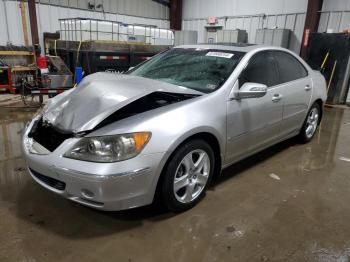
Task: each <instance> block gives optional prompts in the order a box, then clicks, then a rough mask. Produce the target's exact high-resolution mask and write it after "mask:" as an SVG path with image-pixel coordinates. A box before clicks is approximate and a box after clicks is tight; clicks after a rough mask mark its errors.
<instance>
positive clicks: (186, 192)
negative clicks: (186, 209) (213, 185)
mask: <svg viewBox="0 0 350 262" xmlns="http://www.w3.org/2000/svg"><path fill="white" fill-rule="evenodd" d="M209 174H210V159H209V156H208V154H207V153H206V152H205V151H204V150H201V149H197V150H193V151H191V152H190V153H188V154H187V155H186V156H185V157H184V158H183V159H182V161H181V162H180V164H179V165H178V167H177V169H176V172H175V178H174V187H173V188H174V193H175V197H176V199H177V200H178V201H179V202H181V203H189V202H192V201H193V200H195V199H196V198H198V197H199V195H200V194H201V192H202V191H203V189H204V188H205V186H206V184H207V181H208V178H209Z"/></svg>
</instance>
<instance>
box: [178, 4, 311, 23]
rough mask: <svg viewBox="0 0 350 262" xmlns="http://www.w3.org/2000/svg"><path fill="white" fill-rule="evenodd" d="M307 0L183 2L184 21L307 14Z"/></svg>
mask: <svg viewBox="0 0 350 262" xmlns="http://www.w3.org/2000/svg"><path fill="white" fill-rule="evenodd" d="M306 7H307V0H293V1H291V0H216V1H214V0H183V19H188V18H204V17H208V16H239V15H252V14H261V13H265V14H279V13H299V12H305V11H306Z"/></svg>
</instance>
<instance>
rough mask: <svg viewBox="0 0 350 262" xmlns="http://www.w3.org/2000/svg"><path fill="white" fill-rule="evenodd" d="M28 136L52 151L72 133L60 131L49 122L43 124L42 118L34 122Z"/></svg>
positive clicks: (71, 135)
mask: <svg viewBox="0 0 350 262" xmlns="http://www.w3.org/2000/svg"><path fill="white" fill-rule="evenodd" d="M28 136H29V137H31V138H33V139H34V140H35V141H36V142H38V143H39V144H40V145H42V146H43V147H45V148H46V149H47V150H49V151H50V152H53V151H54V150H55V149H56V148H57V147H59V145H61V144H62V143H63V141H64V140H66V139H68V138H71V137H73V134H72V133H62V132H60V131H58V130H57V129H56V128H54V127H53V126H52V125H50V124H44V123H43V120H42V118H41V119H40V120H38V121H37V122H36V123H34V125H33V127H32V129H31V130H30V132H29V134H28Z"/></svg>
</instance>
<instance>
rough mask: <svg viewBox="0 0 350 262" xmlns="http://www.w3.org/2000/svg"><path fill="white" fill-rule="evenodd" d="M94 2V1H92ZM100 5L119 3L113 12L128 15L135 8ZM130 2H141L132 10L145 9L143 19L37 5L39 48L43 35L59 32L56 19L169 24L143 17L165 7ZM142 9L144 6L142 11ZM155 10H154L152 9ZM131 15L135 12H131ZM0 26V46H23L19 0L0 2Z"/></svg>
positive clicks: (166, 14) (166, 13)
mask: <svg viewBox="0 0 350 262" xmlns="http://www.w3.org/2000/svg"><path fill="white" fill-rule="evenodd" d="M101 1H102V0H101ZM51 2H60V3H61V4H62V3H63V2H66V3H69V4H70V5H73V3H78V2H79V4H80V5H81V2H85V3H86V2H87V1H85V0H79V1H77V0H75V1H72V0H66V1H62V0H60V1H59V0H57V1H53V0H51ZM90 2H93V1H90ZM96 2H98V1H97V0H96ZM103 2H104V5H105V2H106V3H112V2H113V4H112V5H113V6H114V5H115V4H116V3H117V4H119V3H123V5H120V9H117V10H121V6H124V9H123V10H121V11H123V12H124V11H125V12H126V11H128V13H129V11H131V9H135V7H134V6H133V4H132V6H131V5H130V3H129V4H126V3H127V2H129V0H118V1H113V0H110V1H103ZM130 2H133V3H136V2H144V4H141V5H140V6H139V7H137V8H136V10H138V9H140V8H145V12H144V13H143V16H131V15H125V14H119V13H118V14H115V13H108V12H107V11H106V10H105V13H102V12H100V11H89V10H84V9H79V8H72V7H64V6H59V5H52V4H40V3H37V19H38V27H39V37H40V42H41V46H43V43H42V36H43V32H55V31H57V30H59V23H58V19H60V18H74V17H87V18H96V19H105V20H112V21H119V22H124V23H127V24H146V25H155V26H157V27H159V28H169V26H170V25H169V20H168V19H159V18H152V17H145V15H147V14H148V13H147V11H146V10H148V9H152V6H153V5H155V6H157V7H158V9H159V8H160V7H161V8H167V9H169V8H168V7H164V6H163V5H161V4H158V3H156V2H153V1H151V0H130ZM145 3H148V4H150V5H149V6H148V5H147V4H145ZM86 4H87V3H86ZM106 6H107V4H106ZM146 6H148V7H147V8H146ZM26 9H27V10H28V6H27V4H26ZM105 9H106V7H105ZM158 9H157V8H156V10H158ZM158 11H159V10H158ZM158 11H157V12H158ZM133 12H135V10H134V11H133ZM152 12H153V11H152ZM160 13H161V12H160ZM26 15H27V24H28V27H29V17H28V12H27V14H26ZM158 15H159V14H158ZM164 15H165V17H167V16H168V11H166V12H165V14H164ZM0 24H1V30H0V45H6V44H7V43H11V44H13V45H23V44H24V40H23V30H22V20H21V13H20V9H19V1H12V0H0ZM28 31H29V36H30V28H28ZM30 43H31V40H30Z"/></svg>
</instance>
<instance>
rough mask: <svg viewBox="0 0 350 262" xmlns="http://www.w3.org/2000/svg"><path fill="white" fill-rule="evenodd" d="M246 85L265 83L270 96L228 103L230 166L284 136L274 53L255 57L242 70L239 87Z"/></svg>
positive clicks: (237, 87) (263, 53)
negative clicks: (247, 83)
mask: <svg viewBox="0 0 350 262" xmlns="http://www.w3.org/2000/svg"><path fill="white" fill-rule="evenodd" d="M245 82H252V83H260V84H265V85H267V87H268V91H267V94H266V95H265V96H263V97H260V98H246V99H239V100H232V101H228V102H227V147H226V148H227V151H226V163H232V162H234V161H236V160H238V159H241V158H243V157H245V156H247V155H249V154H251V153H253V152H255V151H258V150H260V149H262V148H264V147H266V146H267V145H270V144H273V143H274V142H275V141H277V140H278V139H279V137H280V126H281V121H282V113H283V97H282V95H281V87H280V86H278V85H277V83H278V71H277V65H276V62H275V59H274V57H273V55H272V53H271V52H270V51H262V52H259V53H257V54H255V55H254V56H253V57H252V58H251V59H250V61H249V63H248V65H247V67H246V68H245V69H244V70H243V71H242V73H241V75H240V77H239V78H238V80H237V82H236V84H235V87H234V88H236V90H237V89H239V88H240V87H241V86H242V85H243V84H244V83H245Z"/></svg>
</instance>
